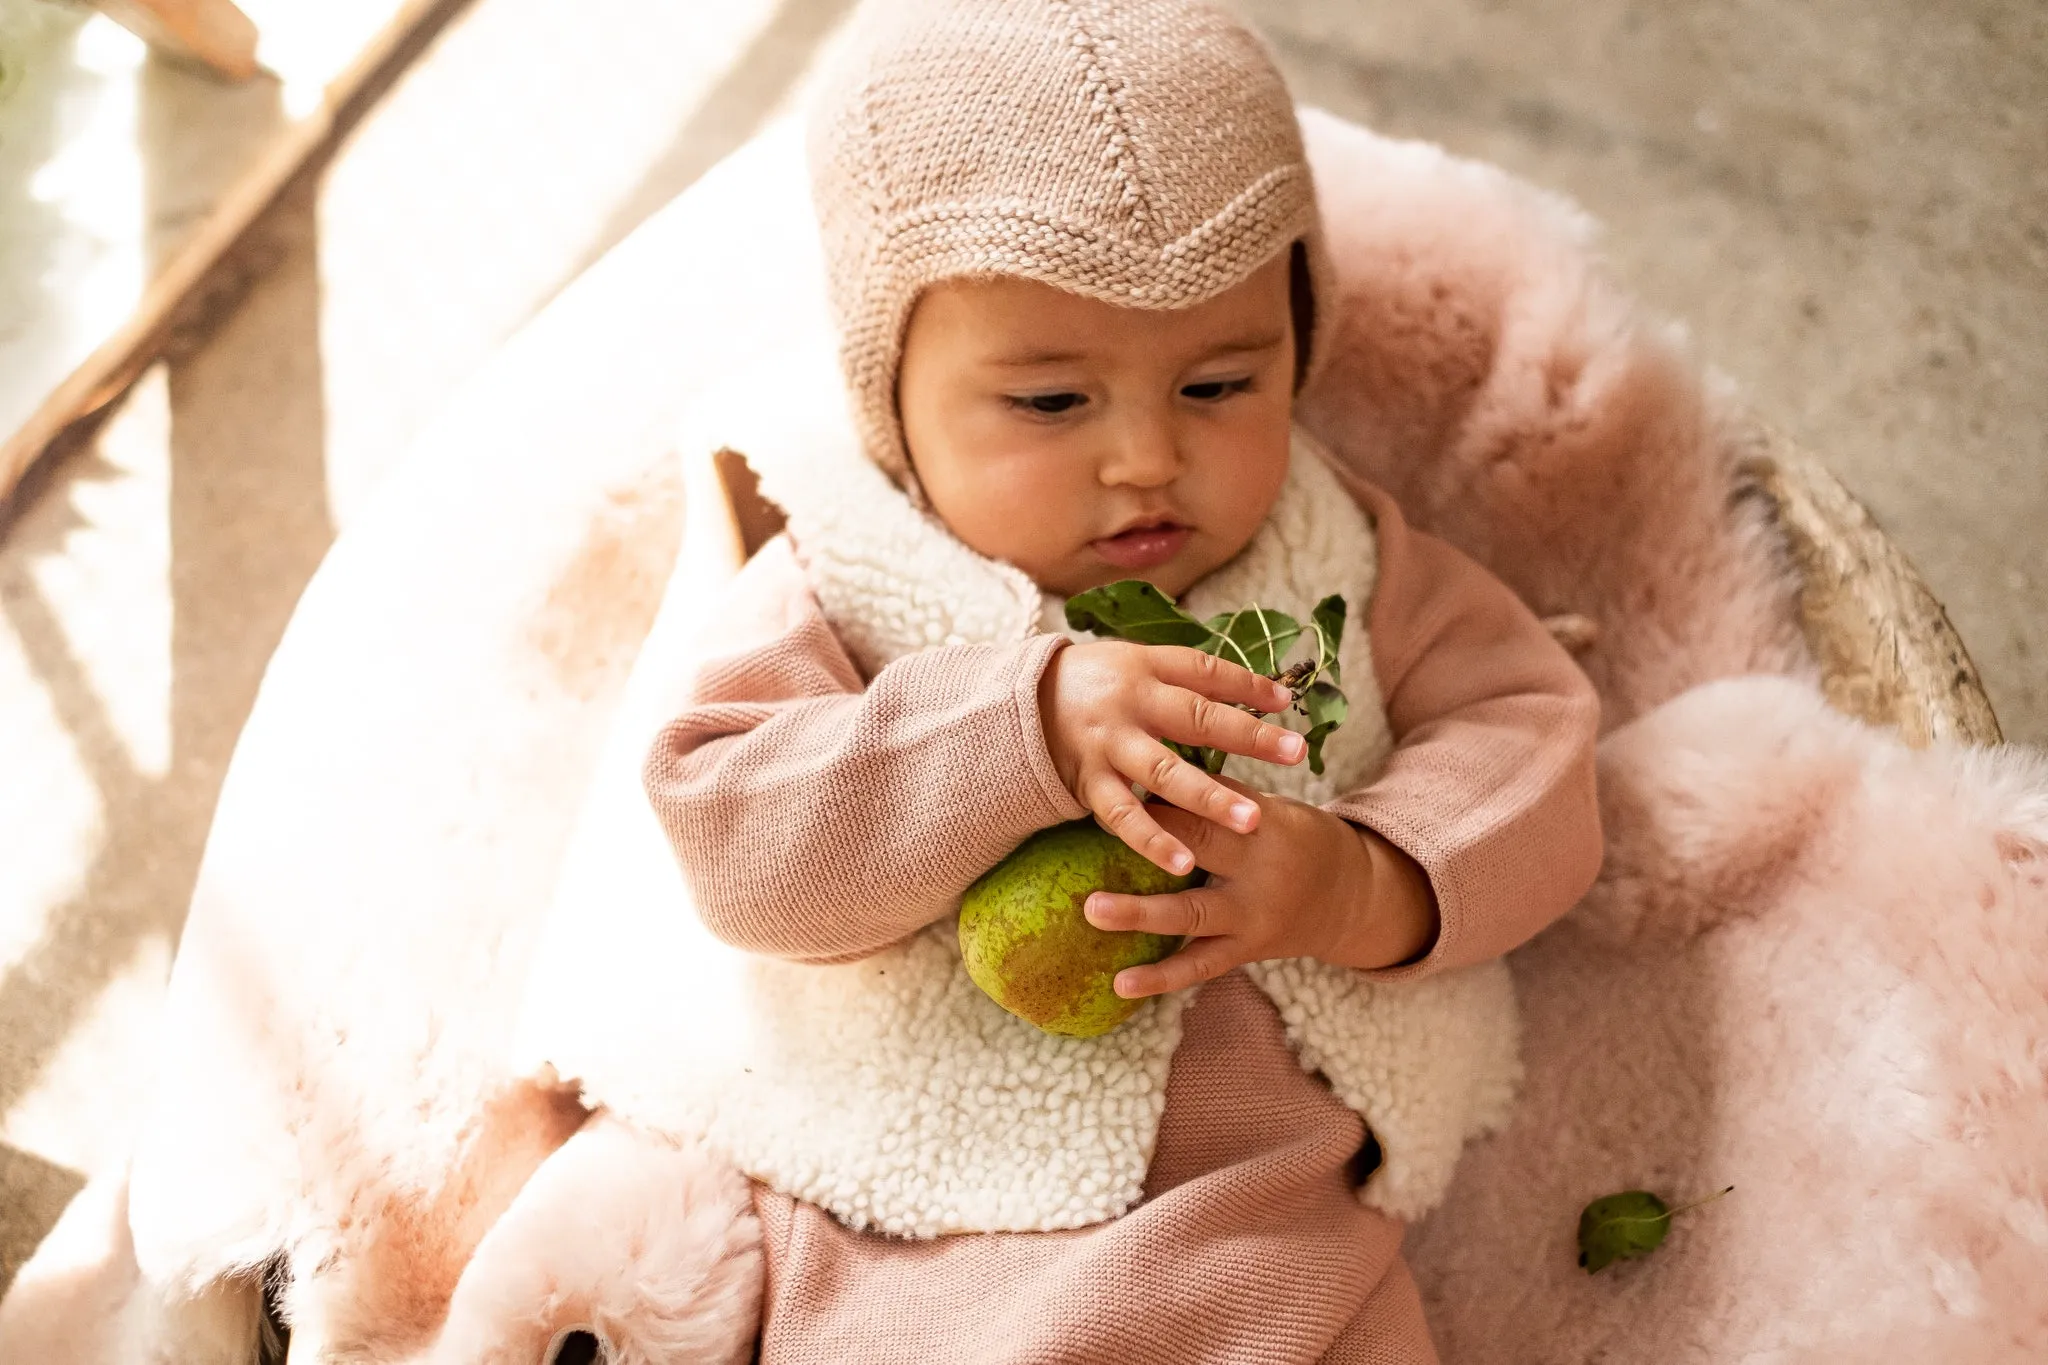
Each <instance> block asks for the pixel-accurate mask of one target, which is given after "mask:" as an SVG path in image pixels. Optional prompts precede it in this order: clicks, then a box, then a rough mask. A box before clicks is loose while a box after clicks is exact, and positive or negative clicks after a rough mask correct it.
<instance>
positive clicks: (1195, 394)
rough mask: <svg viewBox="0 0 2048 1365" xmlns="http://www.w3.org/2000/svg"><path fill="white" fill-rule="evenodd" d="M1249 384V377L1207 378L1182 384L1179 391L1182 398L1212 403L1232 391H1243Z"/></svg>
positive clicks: (1246, 389)
mask: <svg viewBox="0 0 2048 1365" xmlns="http://www.w3.org/2000/svg"><path fill="white" fill-rule="evenodd" d="M1251 386H1252V381H1251V380H1249V379H1207V380H1204V381H1202V382H1201V383H1199V384H1183V385H1181V390H1180V392H1181V396H1182V397H1184V398H1192V399H1194V400H1195V401H1197V402H1200V403H1213V402H1215V401H1216V400H1217V399H1219V398H1226V397H1228V396H1229V395H1231V394H1233V393H1245V392H1247V391H1248V390H1250V388H1251Z"/></svg>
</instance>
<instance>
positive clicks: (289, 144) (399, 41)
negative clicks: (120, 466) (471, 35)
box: [0, 0, 469, 507]
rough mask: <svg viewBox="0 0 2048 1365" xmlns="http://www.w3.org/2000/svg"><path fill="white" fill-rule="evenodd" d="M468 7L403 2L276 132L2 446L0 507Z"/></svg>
mask: <svg viewBox="0 0 2048 1365" xmlns="http://www.w3.org/2000/svg"><path fill="white" fill-rule="evenodd" d="M468 4H469V0H407V3H406V4H405V5H403V6H402V7H401V8H400V9H399V10H398V12H397V13H396V14H394V15H393V16H392V18H391V22H390V23H388V24H386V25H385V26H384V28H383V29H382V30H380V31H379V32H378V34H377V36H376V37H374V38H372V39H371V40H370V42H369V43H368V44H367V45H366V46H365V47H364V48H363V50H362V51H361V52H359V53H357V54H356V58H355V60H354V61H353V62H351V63H350V64H349V66H348V68H347V69H346V70H345V71H343V72H342V73H341V74H340V75H339V76H337V77H335V78H334V79H333V80H332V81H330V82H328V85H327V90H326V93H325V95H324V96H323V97H322V99H321V101H320V105H319V107H318V108H316V109H314V110H313V111H312V112H311V113H309V114H307V115H306V116H305V117H304V118H302V119H299V120H298V121H296V122H294V123H290V124H287V125H286V126H285V127H284V128H283V129H282V130H280V131H279V133H278V135H277V137H276V138H275V139H274V140H273V141H272V143H271V145H270V147H269V148H268V149H267V150H266V151H265V152H264V154H263V156H262V158H261V159H260V160H258V161H257V163H256V164H255V165H254V166H252V167H250V168H249V169H248V170H247V171H246V172H244V173H243V175H242V176H241V178H240V179H238V180H236V181H235V182H234V184H232V185H230V186H229V187H228V190H227V192H226V193H225V194H223V195H222V196H221V198H220V202H219V203H217V204H215V205H214V206H213V209H212V210H211V211H210V212H209V213H208V214H207V215H206V217H205V219H204V220H203V221H202V222H201V223H200V224H199V226H198V228H196V229H195V230H194V231H193V233H192V236H191V237H190V238H189V239H188V240H187V241H186V242H185V244H184V245H183V246H182V247H180V248H179V249H178V251H177V253H176V254H175V255H174V256H172V257H171V259H170V260H169V261H168V262H167V263H166V264H165V265H164V267H163V269H162V270H161V271H159V272H158V274H157V276H156V278H155V279H153V280H151V281H150V283H149V287H148V288H147V289H145V290H144V291H143V295H142V300H141V302H140V303H138V304H137V305H136V307H135V311H134V312H133V313H131V314H129V316H128V320H127V321H126V322H124V323H122V324H121V326H120V327H118V328H116V329H115V331H114V333H113V335H111V336H109V337H108V338H107V339H106V340H105V341H103V342H101V343H100V345H99V348H98V349H97V350H95V351H93V353H92V354H91V355H89V356H87V357H86V358H85V360H84V361H83V362H81V363H80V364H79V366H78V368H77V369H75V370H73V371H72V372H71V373H70V374H69V375H68V376H67V377H66V378H65V379H64V381H63V382H62V383H60V384H59V385H57V387H56V388H54V389H52V390H51V391H50V393H49V394H48V395H47V396H46V397H45V398H44V399H43V401H42V403H41V404H40V405H39V406H38V407H37V408H36V410H35V411H34V412H33V413H31V414H30V415H29V418H28V420H27V421H26V422H24V423H23V424H22V425H21V428H20V429H19V430H17V431H16V432H14V434H13V435H11V436H9V437H8V438H7V442H6V444H5V445H0V507H4V505H5V503H6V501H7V499H8V498H9V496H10V495H12V493H13V492H14V490H15V488H16V486H18V485H19V484H20V482H21V480H22V476H23V475H25V474H27V473H28V471H29V469H30V467H31V466H32V465H34V464H35V463H36V462H37V461H38V460H40V459H41V458H42V457H43V455H44V454H45V453H46V452H47V451H48V450H49V449H50V448H51V447H52V446H53V445H54V444H55V443H56V442H57V440H58V438H59V437H61V436H63V435H64V433H65V432H66V431H68V430H70V429H71V428H72V427H73V426H74V425H75V424H77V423H79V422H82V421H84V420H86V419H88V418H90V417H93V416H95V415H97V414H98V413H100V412H101V411H103V410H104V409H105V408H106V407H107V405H108V404H110V403H112V402H113V401H114V400H115V399H117V398H119V397H120V396H121V395H122V394H124V393H126V392H127V391H128V386H129V385H130V384H133V383H134V382H135V380H136V379H137V378H138V377H139V376H140V375H141V374H142V372H143V371H144V370H146V369H148V368H149V366H150V365H151V364H152V363H153V362H154V361H155V360H156V358H157V357H158V356H159V355H160V354H162V351H163V348H164V345H165V343H166V342H167V341H168V340H169V339H170V337H171V336H172V334H173V332H174V331H175V330H176V328H177V325H178V323H179V322H180V321H181V319H182V318H183V316H184V313H183V310H184V308H185V306H186V304H187V303H188V302H189V301H190V300H192V299H193V298H195V297H196V296H198V295H199V294H200V293H201V291H202V290H203V289H204V288H205V286H206V284H207V282H208V279H209V278H210V277H211V276H212V275H213V273H214V271H215V269H216V267H218V266H219V265H220V263H221V261H222V259H223V258H224V257H226V256H227V254H228V253H229V251H230V250H231V249H233V247H234V246H235V244H236V243H237V242H239V241H241V240H242V238H243V236H244V234H246V233H247V232H248V231H249V228H250V227H251V226H252V225H253V224H254V223H255V222H256V220H257V219H258V218H259V217H261V216H262V215H263V212H264V210H265V209H267V208H269V207H270V205H271V204H272V203H274V202H275V201H276V199H277V197H278V196H279V195H280V194H282V193H283V192H284V190H285V188H286V187H287V186H288V185H290V184H291V183H292V182H293V181H294V180H295V179H297V178H298V176H300V175H301V174H303V173H305V172H306V171H308V170H309V169H312V168H314V167H315V166H316V164H317V163H318V162H319V160H320V158H322V157H323V156H325V155H327V154H328V153H330V152H331V151H332V150H333V148H334V146H335V145H336V144H337V143H338V142H339V140H340V138H341V136H342V134H344V133H346V132H347V131H348V129H350V128H351V127H353V126H354V125H355V124H356V122H358V121H359V120H360V119H361V118H362V115H363V113H364V112H365V111H366V110H367V109H368V108H369V107H370V106H371V105H372V104H373V103H375V101H376V99H377V97H378V96H380V95H381V94H383V92H384V91H385V90H387V89H389V88H390V86H391V84H392V83H393V82H394V81H395V80H397V78H398V77H399V76H400V75H401V74H402V73H403V72H404V70H405V68H406V67H407V66H408V65H410V64H411V62H412V60H413V59H414V58H415V57H417V56H418V55H419V53H420V52H421V51H422V50H423V49H424V48H425V47H426V46H427V44H428V43H430V42H432V41H433V39H434V38H435V37H436V36H437V35H438V34H439V33H440V32H441V30H442V29H444V28H446V27H447V25H448V23H449V21H451V20H452V19H453V18H454V17H455V16H456V15H457V14H458V13H460V12H461V11H462V9H463V8H464V7H465V6H466V5H468Z"/></svg>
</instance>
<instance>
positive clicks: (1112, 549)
mask: <svg viewBox="0 0 2048 1365" xmlns="http://www.w3.org/2000/svg"><path fill="white" fill-rule="evenodd" d="M1194 533H1195V530H1194V528H1193V527H1192V526H1181V525H1177V524H1176V523H1174V522H1170V521H1166V522H1158V523H1155V524H1153V525H1150V526H1133V527H1132V528H1131V529H1130V530H1128V531H1119V532H1118V533H1117V534H1115V535H1113V536H1104V537H1103V538H1102V539H1100V540H1092V541H1090V542H1088V544H1089V547H1090V548H1091V549H1093V550H1094V551H1095V553H1097V554H1099V555H1101V556H1102V557H1103V558H1104V559H1105V560H1107V561H1108V562H1109V563H1111V564H1114V565H1116V567H1117V568H1119V569H1155V568H1157V567H1159V566H1160V565H1161V564H1164V563H1165V562H1166V561H1167V560H1169V559H1172V558H1173V557H1174V556H1175V555H1177V554H1179V553H1180V552H1181V548H1182V547H1183V546H1185V545H1186V544H1187V543H1188V537H1189V536H1191V535H1193V534H1194Z"/></svg>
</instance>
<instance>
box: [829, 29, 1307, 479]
mask: <svg viewBox="0 0 2048 1365" xmlns="http://www.w3.org/2000/svg"><path fill="white" fill-rule="evenodd" d="M810 165H811V181H812V194H813V198H814V200H815V202H816V205H817V210H818V222H819V230H820V232H821V233H822V235H823V243H824V250H825V260H826V269H827V273H828V276H829V284H830V289H831V293H832V307H833V312H834V314H835V316H836V318H837V321H838V325H839V338H840V355H841V360H842V363H843V366H844V369H845V373H846V381H847V384H848V387H849V389H850V391H851V395H852V401H853V407H854V414H855V419H856V421H857V422H858V423H859V426H860V435H861V439H862V441H863V442H864V443H865V445H866V448H867V450H868V453H869V454H870V455H871V456H872V457H873V458H874V460H875V461H876V462H877V463H878V464H880V465H881V466H882V467H883V468H884V469H886V470H887V471H889V473H890V474H891V475H892V476H894V477H896V478H897V479H898V480H899V481H902V482H905V483H907V484H910V485H911V486H912V487H914V486H915V480H914V479H912V478H911V477H910V476H909V475H910V471H909V460H908V457H907V454H906V452H905V449H904V443H903V429H902V424H901V422H900V421H899V420H898V417H897V413H896V398H895V390H896V370H897V362H898V360H899V358H900V356H901V353H902V346H903V332H904V328H905V326H906V324H907V323H908V322H909V318H910V310H911V306H912V305H913V304H914V303H915V302H916V300H917V297H918V294H919V292H920V291H921V290H923V289H924V287H925V286H926V285H929V284H931V283H933V282H935V281H938V280H943V279H947V278H951V277H956V276H962V275H1021V276H1024V277H1026V278H1029V279H1034V280H1039V281H1042V282H1044V283H1046V284H1050V285H1053V286H1055V287H1057V288H1060V289H1065V290H1070V291H1072V292H1074V293H1077V294H1084V295H1087V296H1089V297H1091V298H1098V299H1102V300H1104V301H1106V302H1109V303H1114V304H1120V305H1123V306H1126V307H1135V308H1185V307H1188V306H1190V305H1192V304H1196V303H1200V302H1201V301H1203V300H1204V299H1207V298H1210V297H1212V296H1214V295H1216V294H1219V293H1222V292H1223V291H1224V290H1226V289H1229V288H1230V287H1231V286H1233V285H1236V284H1239V283H1241V282H1242V281H1243V280H1245V279H1246V278H1247V277H1248V276H1250V275H1251V274H1252V273H1253V272H1254V271H1256V270H1257V269H1258V268H1259V267H1260V266H1262V265H1264V264H1265V263H1266V262H1267V261H1269V260H1271V259H1272V258H1273V256H1274V254H1275V253H1276V252H1280V251H1284V250H1287V249H1288V248H1289V247H1290V246H1291V245H1292V244H1294V243H1297V242H1298V243H1300V244H1301V247H1302V252H1303V256H1302V260H1303V263H1304V264H1305V266H1306V274H1307V283H1308V295H1309V299H1310V301H1311V303H1313V301H1314V300H1316V299H1317V298H1319V297H1322V296H1325V295H1326V292H1327V291H1326V286H1325V283H1324V282H1325V281H1326V280H1327V279H1328V271H1327V268H1326V264H1325V260H1324V255H1323V245H1322V235H1321V227H1320V220H1319V218H1318V215H1317V212H1316V202H1315V186H1314V183H1313V181H1312V180H1311V178H1310V175H1309V169H1308V163H1307V161H1306V159H1305V158H1304V156H1303V153H1302V143H1301V128H1300V126H1299V125H1298V124H1297V123H1296V122H1295V117H1294V105H1293V102H1292V100H1291V99H1290V98H1289V96H1288V93H1287V86H1286V83H1285V82H1284V81H1283V80H1282V79H1281V76H1280V73H1279V71H1278V69H1277V68H1276V67H1275V66H1274V65H1273V61H1272V58H1271V56H1270V55H1269V54H1268V52H1267V50H1266V48H1265V45H1264V44H1263V43H1262V42H1261V41H1260V40H1259V38H1258V37H1257V36H1255V35H1254V34H1253V33H1252V32H1251V31H1250V30H1249V29H1248V28H1246V27H1245V25H1244V24H1243V23H1242V22H1240V21H1239V20H1238V19H1237V18H1236V17H1235V16H1234V15H1232V14H1231V13H1230V11H1229V10H1227V9H1225V8H1224V7H1223V6H1222V5H1221V4H1218V3H1213V2H1212V0H869V2H868V3H866V4H864V5H863V6H862V8H861V10H860V11H859V13H858V14H857V16H856V17H855V19H854V20H853V24H852V28H851V31H850V33H849V34H848V39H847V42H846V45H845V48H844V50H843V53H842V56H841V59H840V60H839V61H838V63H837V64H836V66H835V68H834V69H833V71H832V72H831V73H830V74H829V75H828V76H827V78H826V80H825V81H824V82H823V84H822V85H821V87H820V93H819V96H818V99H817V102H816V104H815V105H814V106H813V110H812V114H811V124H810ZM1311 316H1312V315H1311ZM1310 330H1311V329H1310V328H1307V327H1304V328H1303V331H1304V332H1308V331H1310ZM1298 341H1299V344H1300V345H1301V346H1302V347H1304V348H1305V349H1306V350H1307V358H1306V359H1304V360H1303V361H1302V362H1301V364H1302V366H1303V368H1304V371H1305V369H1306V367H1307V365H1308V364H1309V363H1311V362H1312V361H1313V359H1314V358H1315V353H1316V349H1317V348H1315V347H1314V346H1313V344H1312V342H1313V337H1312V336H1311V335H1303V336H1301V337H1300V338H1298Z"/></svg>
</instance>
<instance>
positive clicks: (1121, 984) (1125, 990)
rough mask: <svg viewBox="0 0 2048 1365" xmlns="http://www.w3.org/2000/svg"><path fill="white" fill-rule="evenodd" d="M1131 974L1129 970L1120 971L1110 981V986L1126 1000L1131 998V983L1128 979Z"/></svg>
mask: <svg viewBox="0 0 2048 1365" xmlns="http://www.w3.org/2000/svg"><path fill="white" fill-rule="evenodd" d="M1129 975H1130V973H1129V972H1118V973H1117V974H1116V976H1115V977H1114V978H1112V979H1111V981H1110V983H1109V988H1110V989H1111V990H1113V991H1115V992H1116V993H1117V994H1118V995H1120V996H1122V997H1123V998H1124V999H1126V1000H1128V999H1130V998H1131V983H1130V982H1129V981H1128V980H1127V979H1126V978H1127V977H1129Z"/></svg>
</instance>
